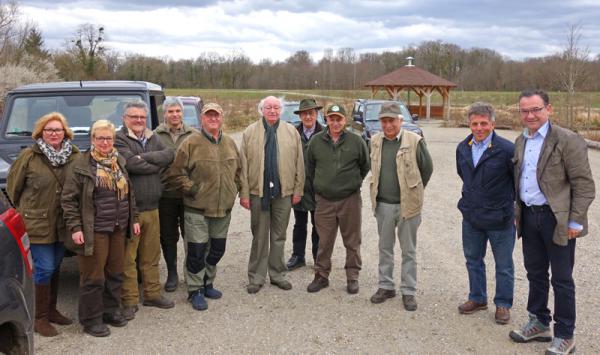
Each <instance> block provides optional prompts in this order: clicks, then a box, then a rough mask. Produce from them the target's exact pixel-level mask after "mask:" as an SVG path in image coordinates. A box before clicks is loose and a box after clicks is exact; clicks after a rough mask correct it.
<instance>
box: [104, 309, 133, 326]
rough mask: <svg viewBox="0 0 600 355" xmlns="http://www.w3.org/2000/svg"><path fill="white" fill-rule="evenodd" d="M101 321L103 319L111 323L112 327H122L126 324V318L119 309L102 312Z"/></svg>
mask: <svg viewBox="0 0 600 355" xmlns="http://www.w3.org/2000/svg"><path fill="white" fill-rule="evenodd" d="M102 321H104V323H106V324H109V325H112V326H113V327H124V326H126V325H127V319H125V317H124V316H123V314H122V313H121V311H116V312H114V313H104V314H103V315H102Z"/></svg>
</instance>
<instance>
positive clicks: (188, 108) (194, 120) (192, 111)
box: [183, 103, 200, 127]
mask: <svg viewBox="0 0 600 355" xmlns="http://www.w3.org/2000/svg"><path fill="white" fill-rule="evenodd" d="M198 117H200V115H199V114H198V110H197V109H196V105H194V104H191V103H189V104H188V103H184V104H183V122H184V123H185V124H186V125H188V126H190V127H200V123H199V122H200V121H199V120H198Z"/></svg>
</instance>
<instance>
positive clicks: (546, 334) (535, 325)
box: [508, 314, 552, 343]
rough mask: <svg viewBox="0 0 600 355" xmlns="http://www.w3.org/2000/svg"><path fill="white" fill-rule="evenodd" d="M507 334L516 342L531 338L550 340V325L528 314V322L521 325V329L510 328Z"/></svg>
mask: <svg viewBox="0 0 600 355" xmlns="http://www.w3.org/2000/svg"><path fill="white" fill-rule="evenodd" d="M508 335H509V336H510V338H511V339H512V340H514V341H515V342H517V343H527V342H529V341H532V340H535V341H542V342H548V341H551V340H552V335H551V334H550V327H549V326H547V325H543V324H542V322H540V321H539V320H538V319H537V317H536V316H534V315H531V314H530V315H529V322H527V324H525V325H524V326H523V327H521V329H518V330H511V331H510V333H509V334H508Z"/></svg>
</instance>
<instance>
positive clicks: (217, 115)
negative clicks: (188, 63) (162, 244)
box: [169, 103, 241, 310]
mask: <svg viewBox="0 0 600 355" xmlns="http://www.w3.org/2000/svg"><path fill="white" fill-rule="evenodd" d="M201 118H202V131H201V132H200V133H194V134H192V135H191V136H190V137H189V138H188V139H186V140H185V142H183V143H182V144H181V146H180V147H179V149H178V150H177V155H176V156H175V161H174V162H173V166H172V167H171V170H170V171H171V172H170V174H169V184H171V185H173V186H175V187H176V188H177V189H178V190H179V191H181V192H182V193H183V204H184V206H185V232H186V234H185V239H186V245H187V249H186V250H187V255H186V263H185V267H186V281H187V286H188V294H189V300H190V302H191V303H192V307H193V308H194V309H196V310H205V309H207V308H208V304H207V303H206V300H205V297H206V298H210V299H217V298H221V296H222V293H221V291H219V290H217V289H216V288H214V287H213V282H214V280H215V276H216V272H217V263H218V262H219V260H221V258H222V257H223V255H224V254H225V242H226V238H227V232H228V230H229V223H230V221H231V209H232V208H233V205H234V204H235V199H236V197H237V193H238V190H239V186H240V170H241V164H240V155H239V152H238V149H237V146H236V145H235V142H234V141H233V139H232V138H231V137H229V136H228V135H226V134H224V133H223V132H222V131H221V127H222V125H223V109H222V108H221V106H219V105H218V104H215V103H209V104H206V105H204V107H203V108H202V113H201Z"/></svg>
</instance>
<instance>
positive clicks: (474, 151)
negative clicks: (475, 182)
mask: <svg viewBox="0 0 600 355" xmlns="http://www.w3.org/2000/svg"><path fill="white" fill-rule="evenodd" d="M492 135H494V132H490V134H488V136H487V137H485V139H484V140H483V141H481V142H477V141H476V140H475V138H473V139H471V141H470V142H469V144H470V145H471V156H472V157H473V166H477V163H479V159H481V156H482V155H483V153H484V152H485V151H486V149H488V148H489V147H490V144H491V143H492Z"/></svg>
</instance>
